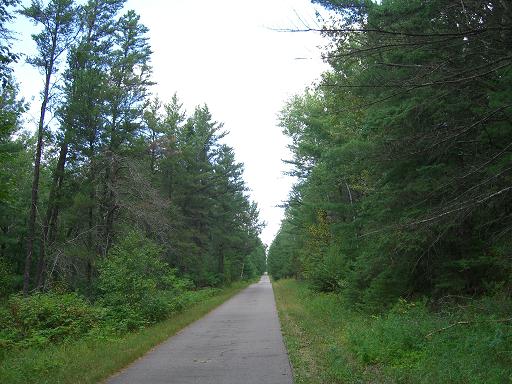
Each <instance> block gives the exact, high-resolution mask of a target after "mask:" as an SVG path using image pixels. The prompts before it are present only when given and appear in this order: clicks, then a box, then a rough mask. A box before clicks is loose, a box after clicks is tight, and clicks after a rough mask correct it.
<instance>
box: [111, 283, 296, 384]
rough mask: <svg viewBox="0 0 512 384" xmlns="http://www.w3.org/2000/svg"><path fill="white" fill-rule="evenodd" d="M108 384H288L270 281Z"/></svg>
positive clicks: (252, 288) (287, 367) (245, 292)
mask: <svg viewBox="0 0 512 384" xmlns="http://www.w3.org/2000/svg"><path fill="white" fill-rule="evenodd" d="M107 383H109V384H120V383H123V384H128V383H133V384H141V383H144V384H163V383H169V384H252V383H255V384H256V383H258V384H292V383H293V379H292V373H291V369H290V365H289V362H288V356H287V354H286V350H285V347H284V345H283V340H282V336H281V330H280V326H279V319H278V317H277V312H276V306H275V301H274V294H273V291H272V285H271V284H270V281H269V278H268V276H263V277H262V278H261V280H260V282H259V283H257V284H253V285H251V286H250V287H248V288H246V289H245V290H243V291H242V292H241V293H239V294H238V295H236V296H234V297H233V298H231V299H230V300H228V301H227V302H225V303H224V304H222V305H221V306H219V307H218V308H217V309H215V310H214V311H212V312H210V313H209V314H208V315H206V316H205V317H203V318H202V319H200V320H198V321H196V322H195V323H193V324H192V325H190V326H188V327H187V328H185V329H183V330H182V331H181V332H179V333H178V334H177V335H175V336H173V337H171V338H170V339H169V340H167V341H165V342H164V343H162V344H160V345H159V346H158V347H157V348H155V349H154V350H152V351H151V352H149V353H148V354H147V355H145V356H144V357H143V358H141V359H139V360H137V361H136V362H135V363H133V364H132V365H130V366H129V367H128V368H126V369H125V370H123V371H121V372H120V373H119V374H117V375H115V376H113V377H111V378H110V379H109V380H108V381H107Z"/></svg>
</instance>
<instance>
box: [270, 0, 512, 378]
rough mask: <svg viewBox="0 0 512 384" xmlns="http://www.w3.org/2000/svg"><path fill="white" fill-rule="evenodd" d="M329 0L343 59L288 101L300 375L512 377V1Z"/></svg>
mask: <svg viewBox="0 0 512 384" xmlns="http://www.w3.org/2000/svg"><path fill="white" fill-rule="evenodd" d="M315 2H316V3H318V4H321V5H323V6H324V7H325V8H326V9H328V10H329V11H330V13H329V16H328V17H324V18H323V20H321V21H320V24H319V25H320V26H316V25H315V26H313V27H311V28H309V27H308V26H307V25H304V26H303V29H304V31H308V32H309V33H314V32H315V31H317V32H318V33H322V34H323V35H324V36H325V38H326V46H325V48H324V50H323V55H324V57H325V60H326V61H327V63H328V64H329V65H330V69H329V70H328V71H326V72H325V73H324V74H323V75H322V77H321V79H320V80H319V81H318V82H317V83H316V84H313V85H312V86H311V87H309V88H308V89H307V90H306V91H305V92H304V93H303V94H301V95H297V96H296V97H293V98H292V99H290V100H289V102H288V103H287V104H286V105H285V107H284V108H283V111H282V114H281V126H282V128H283V131H284V133H285V134H286V135H287V136H288V137H289V139H290V150H291V152H292V158H291V159H289V164H290V165H291V171H290V172H291V173H292V174H294V175H295V176H296V177H297V182H296V184H295V186H294V188H293V190H292V192H291V193H290V196H289V199H288V201H287V202H286V203H285V207H286V213H285V219H284V220H283V222H282V225H281V228H280V231H279V233H278V234H277V236H276V238H275V239H274V241H273V243H272V244H271V246H270V248H269V254H268V265H269V273H270V274H271V275H272V277H273V278H274V279H275V280H278V279H281V278H290V277H291V278H296V279H297V280H298V281H301V283H299V282H293V281H289V280H286V281H283V282H281V281H278V282H277V283H276V292H277V296H278V301H279V303H280V310H281V318H282V320H283V322H284V323H285V329H286V332H287V341H288V346H289V348H290V351H291V354H292V360H294V361H295V364H294V367H295V372H296V374H297V375H298V377H299V378H300V380H303V382H312V383H315V382H325V383H331V382H354V383H355V382H379V383H380V382H393V383H394V382H403V383H505V382H510V381H511V380H512V376H511V375H512V348H511V340H512V308H511V296H512V285H511V282H512V263H511V256H512V236H511V233H512V172H511V164H512V151H511V148H512V129H511V126H512V105H511V103H510V100H512V56H511V49H510V41H512V7H510V6H509V5H508V4H507V3H506V2H503V1H500V0H496V1H494V0H490V1H478V0H467V1H466V0H464V1H460V2H459V1H456V2H454V1H452V2H449V1H448V2H447V1H411V0H388V1H386V0H383V1H370V0H356V1H344V0H336V1H334V0H333V1H331V0H317V1H315ZM302 282H304V283H302ZM306 287H307V288H306ZM286 324H287V325H286ZM301 337H304V340H306V341H301ZM308 361H310V362H311V364H309V363H308Z"/></svg>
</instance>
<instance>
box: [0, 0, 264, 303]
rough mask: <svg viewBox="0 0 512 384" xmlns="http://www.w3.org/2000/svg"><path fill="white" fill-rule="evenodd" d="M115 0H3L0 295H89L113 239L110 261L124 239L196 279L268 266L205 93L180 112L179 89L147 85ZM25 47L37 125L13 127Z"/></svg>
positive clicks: (133, 30) (129, 27) (142, 54)
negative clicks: (24, 26)
mask: <svg viewBox="0 0 512 384" xmlns="http://www.w3.org/2000/svg"><path fill="white" fill-rule="evenodd" d="M125 3H126V1H125V0H89V1H87V2H86V3H85V4H82V3H81V4H78V2H76V1H74V0H48V1H41V0H33V1H32V2H31V4H30V5H29V6H27V7H21V6H20V4H19V1H18V0H2V1H1V2H0V35H1V41H0V77H1V82H2V84H1V93H0V114H1V118H0V124H1V126H0V161H1V167H0V229H1V230H0V283H1V284H0V285H1V290H0V295H2V296H6V295H8V294H10V293H13V292H16V291H19V290H23V292H24V293H25V295H27V294H29V293H32V292H36V291H47V290H52V289H54V288H55V287H61V288H62V287H64V289H65V290H70V291H79V292H81V293H83V294H85V295H88V296H94V295H95V294H97V293H98V292H99V291H101V289H100V288H98V286H97V284H96V282H97V280H98V275H99V272H98V266H99V265H102V263H104V262H105V260H108V259H109V257H110V254H111V252H112V250H113V249H114V255H117V256H116V257H114V256H112V257H114V259H115V260H117V261H116V263H117V264H115V263H114V264H115V265H118V268H121V265H122V257H121V256H119V254H120V252H121V251H120V249H123V250H124V252H128V253H129V251H134V250H133V249H129V248H130V246H127V245H126V244H125V243H126V242H125V243H123V241H124V240H125V239H128V240H127V241H128V243H127V244H132V245H133V246H134V247H137V244H139V246H140V247H141V249H140V252H141V253H142V252H146V251H145V250H147V249H150V250H152V251H151V252H149V251H148V252H149V253H150V254H155V253H156V254H158V257H160V258H161V259H162V260H163V261H164V262H165V263H166V265H168V266H169V267H170V268H174V269H175V270H176V271H177V273H178V274H179V275H180V276H182V277H184V278H187V279H188V280H189V281H191V282H193V284H194V285H195V286H196V287H204V286H218V285H222V284H225V283H229V282H231V281H235V280H239V279H243V278H248V277H253V276H256V275H259V274H261V273H263V271H264V269H265V249H264V246H263V244H262V242H261V241H260V239H259V237H258V235H259V233H260V231H261V228H262V223H261V222H260V221H259V218H258V209H257V206H256V204H255V203H254V202H252V201H251V200H250V198H249V196H248V188H247V186H246V184H245V182H244V180H243V164H241V163H239V162H237V161H236V159H235V154H234V151H233V148H231V147H229V146H227V145H226V144H224V143H223V140H222V139H223V138H224V137H225V136H226V135H227V132H226V131H225V130H224V129H223V125H222V124H221V123H219V122H217V121H215V119H214V118H213V116H212V114H211V113H210V111H209V110H208V107H207V106H206V105H201V106H198V107H196V108H195V110H194V111H193V112H192V113H187V112H186V111H185V110H184V108H183V103H182V102H181V101H180V99H179V98H178V97H177V96H176V95H175V96H174V97H173V98H172V99H171V100H169V101H161V100H159V99H158V98H157V97H153V96H152V94H151V89H152V86H153V85H154V84H155V82H154V80H153V77H152V68H151V54H152V52H151V47H150V44H149V40H148V29H147V28H146V27H145V26H144V25H143V24H142V23H141V21H140V17H139V15H137V14H136V13H135V12H134V11H133V10H128V11H126V10H125ZM16 14H19V17H26V18H27V19H28V20H30V21H31V22H32V24H33V25H34V34H33V35H32V37H33V41H34V43H35V45H36V48H37V50H36V53H35V55H34V56H33V57H29V58H25V57H22V55H21V54H20V53H18V52H15V51H14V49H13V47H12V41H13V40H12V38H13V32H16V31H11V30H9V25H10V24H9V23H10V21H12V19H13V18H14V16H15V15H16ZM25 59H26V60H27V61H28V62H29V63H30V64H31V65H33V66H34V68H37V69H38V71H39V73H40V75H41V79H42V83H43V88H42V91H41V100H40V105H39V107H40V108H39V111H40V113H39V115H38V118H37V129H36V132H35V133H32V132H27V131H24V130H23V129H22V127H23V118H24V112H25V111H26V109H27V105H26V103H25V101H24V100H23V99H21V98H20V96H19V95H18V86H17V80H20V79H15V78H14V76H13V68H14V67H15V66H16V65H18V64H19V63H21V61H23V60H25ZM21 80H23V79H21ZM130 239H131V240H130ZM133 239H139V240H133ZM130 241H131V242H130ZM148 242H149V244H150V245H148ZM120 244H124V245H120ZM123 247H124V248H123ZM148 247H149V248H148ZM155 247H156V248H155ZM155 249H158V251H155ZM135 251H137V250H135ZM121 253H122V252H121ZM146 256H147V255H146ZM119 257H121V261H119V260H118V259H119ZM140 257H141V258H142V259H143V255H141V256H140ZM126 263H127V265H128V263H129V258H128V259H127V261H126ZM149 264H150V263H149ZM133 265H137V268H142V269H144V268H145V267H144V265H142V264H140V263H139V264H137V263H135V264H133ZM110 267H112V268H114V267H113V266H110ZM110 267H108V268H107V267H104V270H105V271H107V272H108V271H109V270H110V269H109V268H110ZM148 268H149V267H148ZM107 272H105V273H107ZM118 272H119V271H118ZM143 273H144V272H143ZM147 273H150V271H149V269H148V271H147Z"/></svg>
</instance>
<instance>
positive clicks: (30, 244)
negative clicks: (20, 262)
mask: <svg viewBox="0 0 512 384" xmlns="http://www.w3.org/2000/svg"><path fill="white" fill-rule="evenodd" d="M50 65H51V67H53V62H51V63H50ZM51 73H52V70H51V69H50V70H47V72H46V79H45V84H44V92H43V102H42V104H41V115H40V117H39V126H38V129H37V147H36V155H35V159H34V177H33V179H32V198H31V203H30V213H29V216H28V231H27V256H26V258H25V272H24V274H23V295H25V296H26V295H28V290H29V286H30V269H31V267H32V256H33V254H34V238H35V230H36V215H37V203H38V198H39V175H40V168H41V155H42V152H43V134H44V118H45V115H46V106H47V104H48V96H49V94H50V80H51Z"/></svg>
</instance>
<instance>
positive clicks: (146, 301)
mask: <svg viewBox="0 0 512 384" xmlns="http://www.w3.org/2000/svg"><path fill="white" fill-rule="evenodd" d="M161 253H162V249H161V248H160V247H158V246H157V245H156V244H155V243H153V242H152V241H151V240H150V239H148V238H146V237H144V236H143V235H141V234H140V233H138V232H131V233H130V234H128V236H126V237H125V238H124V239H123V240H122V241H121V242H119V243H118V244H117V245H116V246H115V247H114V248H113V249H112V251H111V252H110V254H109V256H108V257H107V258H106V259H105V260H104V261H103V262H102V263H101V264H100V265H99V279H98V288H99V291H100V293H101V298H100V300H99V303H100V304H101V305H102V306H104V307H106V308H107V309H108V312H107V321H108V322H109V324H110V326H112V327H113V328H115V329H117V330H118V331H121V332H125V331H131V330H134V329H138V328H141V327H144V326H145V325H147V324H150V323H154V322H157V321H159V320H162V319H164V318H165V317H167V315H168V314H169V313H171V312H172V311H173V310H174V309H175V306H176V303H175V302H176V300H177V298H178V297H179V296H180V295H181V294H183V292H185V291H186V290H188V289H190V288H192V283H191V281H190V280H188V279H183V278H179V277H178V276H176V270H175V269H172V268H171V267H170V266H169V265H168V264H167V263H166V262H165V261H163V260H162V259H161V257H160V255H161Z"/></svg>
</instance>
